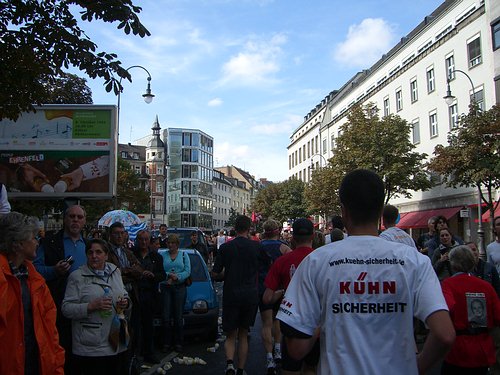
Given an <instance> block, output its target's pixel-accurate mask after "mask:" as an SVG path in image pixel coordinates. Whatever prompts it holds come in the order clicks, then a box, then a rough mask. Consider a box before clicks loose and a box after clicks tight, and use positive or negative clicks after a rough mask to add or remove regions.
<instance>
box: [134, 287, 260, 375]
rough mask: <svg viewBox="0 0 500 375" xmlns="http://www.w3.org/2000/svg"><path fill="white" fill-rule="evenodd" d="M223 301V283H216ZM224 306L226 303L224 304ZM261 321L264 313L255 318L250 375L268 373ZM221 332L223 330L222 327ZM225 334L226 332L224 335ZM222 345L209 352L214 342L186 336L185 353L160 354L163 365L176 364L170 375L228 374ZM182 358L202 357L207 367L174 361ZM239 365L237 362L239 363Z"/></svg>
mask: <svg viewBox="0 0 500 375" xmlns="http://www.w3.org/2000/svg"><path fill="white" fill-rule="evenodd" d="M215 287H216V291H217V295H218V297H219V301H222V284H221V283H216V285H215ZM220 306H222V304H221V303H220ZM261 327H262V324H261V319H260V314H257V318H256V319H255V326H254V327H252V328H251V330H250V337H249V346H248V360H247V365H246V366H245V370H246V372H247V374H248V375H259V374H263V375H264V374H266V353H265V350H264V347H263V345H262V339H261V336H260V331H261ZM219 330H220V327H219ZM220 335H222V333H220ZM219 340H221V341H220V342H219V348H218V349H217V350H216V351H215V352H209V351H207V348H209V347H214V344H215V343H214V342H207V341H206V340H204V339H201V338H197V337H186V338H185V340H184V341H185V343H184V350H183V353H176V352H172V353H160V352H157V355H158V356H159V357H160V358H161V357H163V359H162V363H161V365H164V364H165V363H167V362H170V363H171V364H172V366H173V367H172V369H170V370H168V371H167V372H166V373H167V374H176V375H188V374H189V375H193V374H196V375H214V374H224V371H225V369H226V356H225V354H224V342H223V339H222V338H219ZM180 356H187V357H191V358H194V357H199V358H201V359H203V360H204V361H205V362H207V364H206V365H192V366H189V365H182V364H177V363H174V361H173V359H174V358H176V357H180ZM236 363H237V362H236ZM158 367H159V366H158V365H156V366H153V367H151V368H144V369H143V372H142V374H144V375H152V374H157V372H156V370H157V368H158Z"/></svg>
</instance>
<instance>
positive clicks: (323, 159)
mask: <svg viewBox="0 0 500 375" xmlns="http://www.w3.org/2000/svg"><path fill="white" fill-rule="evenodd" d="M315 156H319V157H320V158H321V159H320V160H319V167H320V168H323V167H322V165H321V161H324V162H325V166H326V165H327V164H328V161H327V160H326V158H325V157H324V156H323V155H321V154H314V155H312V156H311V170H313V169H314V157H315Z"/></svg>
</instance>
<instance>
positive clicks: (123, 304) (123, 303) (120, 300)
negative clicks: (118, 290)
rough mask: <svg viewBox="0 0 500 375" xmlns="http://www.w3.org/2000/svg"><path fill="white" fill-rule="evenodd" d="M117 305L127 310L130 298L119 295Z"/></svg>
mask: <svg viewBox="0 0 500 375" xmlns="http://www.w3.org/2000/svg"><path fill="white" fill-rule="evenodd" d="M116 305H117V307H118V308H119V309H121V310H126V309H127V307H128V298H124V297H119V298H118V301H117V302H116Z"/></svg>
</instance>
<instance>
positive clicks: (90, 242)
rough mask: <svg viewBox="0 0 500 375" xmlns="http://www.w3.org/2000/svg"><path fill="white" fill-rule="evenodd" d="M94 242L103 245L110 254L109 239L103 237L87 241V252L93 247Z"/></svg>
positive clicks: (104, 249)
mask: <svg viewBox="0 0 500 375" xmlns="http://www.w3.org/2000/svg"><path fill="white" fill-rule="evenodd" d="M93 244H98V245H100V246H101V247H102V250H103V251H104V252H105V253H106V254H109V244H108V242H107V241H104V240H103V239H101V238H92V239H91V240H89V241H87V244H86V246H85V253H88V252H89V250H90V248H91V247H92V245H93Z"/></svg>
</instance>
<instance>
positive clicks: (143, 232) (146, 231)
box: [135, 229, 151, 240]
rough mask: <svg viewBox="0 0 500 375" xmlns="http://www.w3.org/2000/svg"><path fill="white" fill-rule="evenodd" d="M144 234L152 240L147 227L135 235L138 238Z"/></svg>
mask: <svg viewBox="0 0 500 375" xmlns="http://www.w3.org/2000/svg"><path fill="white" fill-rule="evenodd" d="M143 234H146V235H147V236H148V237H149V239H150V240H151V233H150V232H149V230H146V229H141V230H140V231H139V232H137V235H136V236H135V238H138V237H139V236H142V235H143Z"/></svg>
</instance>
